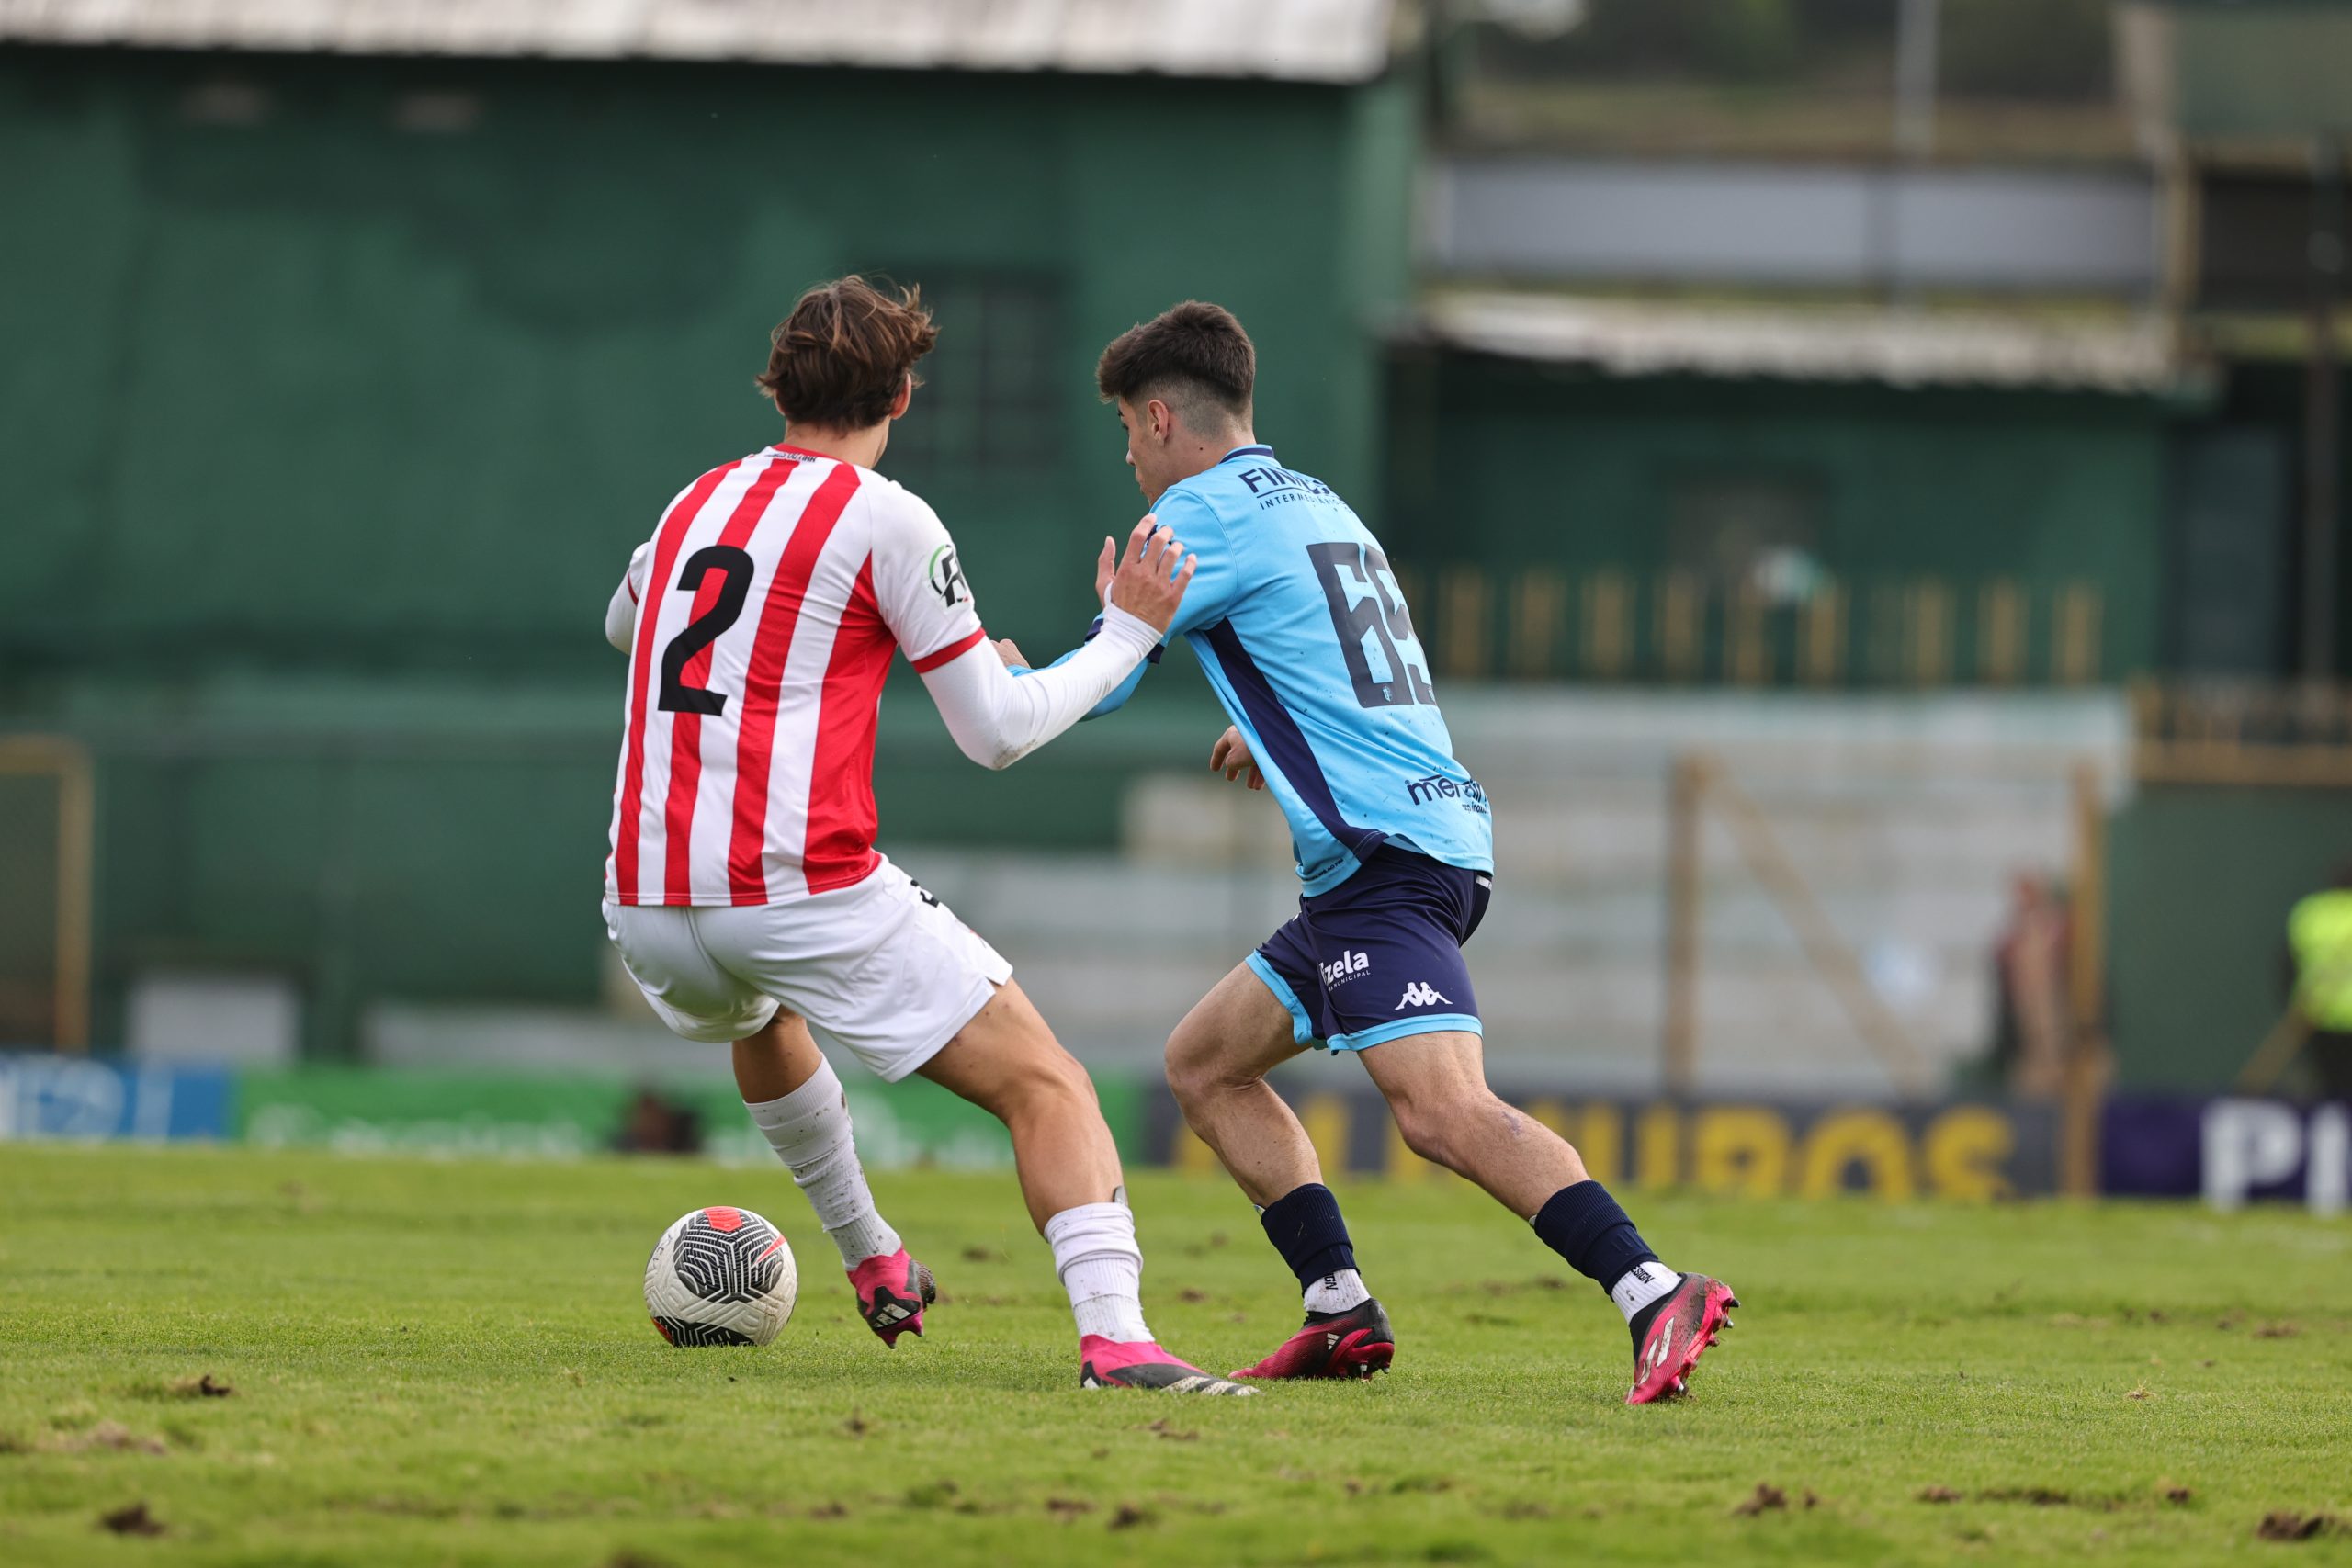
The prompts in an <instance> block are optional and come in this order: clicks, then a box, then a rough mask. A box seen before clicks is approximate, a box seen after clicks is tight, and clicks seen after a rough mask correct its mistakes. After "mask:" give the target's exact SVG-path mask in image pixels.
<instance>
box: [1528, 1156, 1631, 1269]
mask: <svg viewBox="0 0 2352 1568" xmlns="http://www.w3.org/2000/svg"><path fill="white" fill-rule="evenodd" d="M1534 1225H1535V1234H1536V1235H1539V1236H1541V1237H1542V1238H1543V1240H1544V1246H1546V1247H1550V1248H1551V1249H1552V1250H1553V1251H1555V1252H1556V1253H1558V1254H1559V1255H1560V1256H1561V1257H1563V1258H1566V1259H1567V1260H1568V1267H1569V1268H1571V1269H1575V1270H1576V1271H1577V1273H1579V1274H1581V1275H1583V1276H1584V1277H1585V1278H1586V1279H1588V1280H1592V1281H1594V1282H1595V1283H1597V1284H1598V1285H1600V1288H1601V1289H1602V1290H1604V1291H1605V1290H1607V1289H1609V1288H1610V1287H1611V1285H1614V1284H1615V1283H1616V1282H1617V1281H1618V1280H1622V1279H1623V1278H1624V1277H1625V1276H1626V1274H1627V1273H1628V1272H1630V1271H1631V1270H1632V1269H1633V1267H1634V1264H1636V1263H1656V1262H1657V1253H1655V1252H1652V1251H1651V1250H1650V1247H1649V1243H1647V1242H1645V1241H1644V1240H1643V1239H1642V1233H1641V1232H1639V1231H1637V1230H1635V1229H1634V1222H1633V1221H1631V1220H1629V1219H1627V1218H1626V1217H1625V1211H1624V1210H1623V1209H1621V1208H1619V1207H1618V1206H1617V1200H1616V1199H1614V1198H1611V1196H1610V1195H1609V1190H1608V1189H1607V1188H1605V1187H1603V1186H1601V1185H1600V1182H1598V1181H1579V1182H1577V1184H1576V1185H1575V1186H1573V1187H1563V1188H1561V1189H1560V1190H1558V1191H1557V1192H1555V1193H1553V1194H1552V1196H1551V1197H1550V1198H1548V1199H1546V1200H1545V1201H1544V1207H1543V1208H1541V1209H1539V1210H1537V1211H1536V1213H1535V1220H1534Z"/></svg>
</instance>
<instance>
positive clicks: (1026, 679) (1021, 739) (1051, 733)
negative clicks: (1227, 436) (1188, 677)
mask: <svg viewBox="0 0 2352 1568" xmlns="http://www.w3.org/2000/svg"><path fill="white" fill-rule="evenodd" d="M1183 551H1184V547H1183V545H1182V543H1181V542H1180V541H1178V540H1177V539H1176V538H1174V537H1173V536H1170V535H1168V534H1164V533H1159V532H1156V527H1155V524H1154V522H1153V520H1152V519H1151V518H1149V517H1146V518H1145V519H1144V520H1143V521H1142V522H1141V523H1138V524H1136V528H1135V532H1134V534H1133V535H1132V536H1130V537H1129V539H1128V542H1127V552H1126V558H1125V560H1124V561H1123V562H1121V563H1120V565H1119V567H1118V569H1117V570H1116V571H1115V572H1114V575H1113V577H1112V580H1111V582H1110V584H1109V592H1108V597H1109V601H1110V602H1109V604H1107V605H1106V606H1105V607H1104V609H1103V628H1102V630H1101V632H1100V633H1098V634H1097V635H1096V636H1095V637H1094V638H1093V639H1092V640H1091V641H1090V642H1088V643H1087V644H1086V646H1085V647H1083V648H1080V649H1077V650H1075V651H1074V652H1072V653H1071V654H1069V656H1068V657H1067V658H1065V659H1062V660H1057V662H1056V663H1055V664H1053V665H1052V666H1051V667H1049V668H1047V669H1045V670H1034V671H1028V672H1027V673H1025V674H1023V675H1020V676H1015V675H1014V674H1013V673H1012V671H1010V670H1008V669H1007V668H1006V667H1005V663H1004V660H1003V659H1002V657H1001V655H1000V654H999V653H998V651H997V650H996V649H995V648H994V647H992V646H990V645H988V644H985V643H983V644H978V645H976V646H974V647H972V648H970V649H967V650H965V651H964V652H963V653H962V654H960V655H958V656H957V657H956V658H955V659H953V660H949V661H948V662H946V663H944V664H942V665H940V666H938V667H937V668H936V669H933V670H931V671H926V672H925V673H924V675H923V685H924V687H925V689H926V690H928V691H929V692H930V693H931V696H932V701H933V703H934V704H936V705H938V708H939V713H940V716H941V717H942V718H943V719H944V720H945V721H946V724H947V730H948V733H949V734H951V735H953V736H954V737H955V738H956V746H957V747H958V748H959V749H961V750H962V751H963V753H964V754H965V755H966V756H967V757H969V758H971V759H972V761H976V762H978V763H979V764H980V765H981V766H982V767H986V768H1007V767H1011V766H1012V764H1013V763H1014V762H1017V761H1020V760H1021V759H1022V758H1023V757H1025V756H1027V755H1028V754H1029V753H1030V752H1032V751H1034V750H1036V749H1037V748H1038V747H1040V746H1043V745H1044V744H1045V743H1046V741H1048V740H1051V739H1053V738H1054V737H1055V736H1057V735H1059V734H1060V733H1062V731H1064V730H1066V729H1068V728H1069V727H1070V726H1071V725H1073V724H1076V723H1077V722H1078V721H1079V720H1080V718H1082V717H1084V716H1086V715H1087V713H1088V712H1089V711H1090V710H1091V709H1092V708H1093V707H1094V706H1095V705H1097V704H1099V703H1101V702H1102V700H1103V698H1104V697H1105V696H1107V695H1109V694H1110V693H1111V692H1112V691H1113V690H1114V688H1116V687H1117V686H1119V685H1120V684H1121V683H1122V682H1125V681H1126V680H1127V679H1128V677H1129V676H1131V675H1133V674H1134V673H1135V672H1136V670H1137V669H1139V668H1140V667H1141V665H1142V662H1143V660H1144V659H1145V657H1146V656H1147V655H1148V654H1149V653H1150V652H1151V650H1152V649H1155V648H1157V647H1158V646H1159V639H1160V637H1161V636H1162V634H1164V633H1165V632H1166V631H1167V629H1168V626H1169V623H1170V621H1172V620H1173V619H1174V618H1175V615H1176V609H1177V606H1178V605H1179V604H1182V602H1183V597H1184V590H1185V587H1186V586H1187V585H1188V584H1189V583H1190V582H1191V581H1192V578H1193V570H1194V566H1195V563H1194V561H1193V558H1191V557H1189V556H1187V555H1185V554H1184V553H1183Z"/></svg>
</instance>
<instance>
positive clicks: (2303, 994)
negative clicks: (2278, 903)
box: [2287, 862, 2352, 1100]
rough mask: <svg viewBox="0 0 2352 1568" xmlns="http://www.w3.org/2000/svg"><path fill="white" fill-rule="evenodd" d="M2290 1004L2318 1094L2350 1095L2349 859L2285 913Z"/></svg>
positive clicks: (2332, 1097)
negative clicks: (2304, 1034)
mask: <svg viewBox="0 0 2352 1568" xmlns="http://www.w3.org/2000/svg"><path fill="white" fill-rule="evenodd" d="M2287 949H2288V964H2289V966H2290V973H2291V975H2292V980H2293V987H2294V990H2293V1006H2294V1009H2295V1010H2296V1012H2297V1013H2298V1014H2299V1015H2301V1019H2302V1021H2303V1023H2304V1024H2305V1025H2306V1026H2307V1027H2308V1028H2309V1030H2310V1036H2309V1038H2308V1041H2307V1049H2308V1050H2309V1052H2310V1054H2311V1064H2312V1071H2313V1073H2314V1074H2315V1076H2316V1077H2317V1078H2318V1080H2319V1092H2320V1096H2321V1098H2322V1099H2324V1100H2352V862H2346V863H2345V864H2343V865H2340V866H2338V867H2337V868H2336V871H2335V879H2334V880H2333V881H2331V882H2330V883H2329V884H2328V885H2327V886H2325V887H2323V888H2321V889H2320V890H2319V891H2318V892H2316V893H2311V894H2307V895H2305V896H2304V897H2302V898H2301V899H2300V900H2298V901H2297V902H2296V905H2295V907H2294V908H2293V910H2292V911H2291V912H2290V913H2289V915H2288V917H2287Z"/></svg>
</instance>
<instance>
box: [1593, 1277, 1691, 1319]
mask: <svg viewBox="0 0 2352 1568" xmlns="http://www.w3.org/2000/svg"><path fill="white" fill-rule="evenodd" d="M1680 1283H1682V1276H1681V1275H1679V1274H1678V1273H1676V1272H1675V1271H1674V1270H1673V1269H1668V1267H1667V1266H1666V1265H1665V1264H1663V1263H1636V1264H1634V1266H1633V1267H1632V1268H1631V1269H1626V1270H1625V1275H1624V1278H1623V1279H1621V1280H1618V1281H1617V1282H1616V1283H1615V1284H1613V1285H1611V1286H1610V1287H1609V1299H1610V1300H1611V1301H1612V1302H1615V1303H1617V1310H1618V1311H1619V1312H1622V1313H1623V1314H1625V1321H1626V1322H1627V1323H1631V1322H1633V1321H1634V1314H1635V1313H1637V1312H1639V1311H1641V1310H1642V1309H1643V1308H1644V1307H1645V1306H1647V1305H1649V1304H1650V1303H1652V1302H1654V1301H1656V1300H1657V1299H1658V1297H1660V1296H1662V1295H1665V1294H1666V1293H1667V1292H1668V1291H1671V1290H1672V1289H1674V1287H1675V1286H1677V1285H1679V1284H1680Z"/></svg>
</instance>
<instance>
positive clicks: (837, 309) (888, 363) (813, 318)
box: [759, 273, 939, 430]
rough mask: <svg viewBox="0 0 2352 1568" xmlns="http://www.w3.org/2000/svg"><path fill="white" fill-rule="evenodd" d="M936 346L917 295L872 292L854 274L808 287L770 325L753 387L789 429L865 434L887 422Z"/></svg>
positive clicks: (919, 382)
mask: <svg viewBox="0 0 2352 1568" xmlns="http://www.w3.org/2000/svg"><path fill="white" fill-rule="evenodd" d="M938 341H939V329H938V328H937V327H935V326H933V325H932V322H931V312H930V311H929V310H924V309H923V306H922V289H921V288H905V289H898V288H876V287H875V286H874V285H873V284H871V283H868V282H867V281H866V280H865V278H863V277H860V276H857V275H855V274H854V273H853V274H851V275H850V276H847V277H840V278H835V279H834V280H833V281H832V282H831V283H820V284H819V285H818V286H817V287H816V288H811V289H810V290H809V292H808V293H806V294H803V295H802V296H801V297H800V299H799V300H798V301H797V303H795V304H794V306H793V307H792V314H790V315H789V316H786V318H785V319H784V320H783V321H779V322H777V323H776V329H775V332H773V333H770V334H769V335H768V367H767V371H766V373H765V374H763V376H761V377H760V378H759V388H760V390H761V391H763V392H765V393H766V394H767V395H768V396H769V397H770V398H771V399H773V400H775V406H776V408H777V410H778V411H779V412H782V413H783V415H784V417H785V418H786V420H788V421H790V422H791V423H794V424H799V423H804V422H805V423H809V424H821V425H826V426H829V427H831V428H835V429H843V430H863V429H865V427H866V426H867V425H870V424H879V423H882V422H883V421H884V420H886V419H888V418H889V417H890V405H891V404H892V403H894V402H897V401H898V400H899V388H900V387H901V386H904V385H905V384H906V379H907V378H908V377H909V376H910V375H912V374H913V372H914V366H915V361H916V360H918V359H921V358H922V356H923V355H926V354H929V353H930V352H931V346H932V344H935V343H937V342H938ZM915 385H916V386H918V387H920V386H922V378H921V377H917V378H915Z"/></svg>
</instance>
